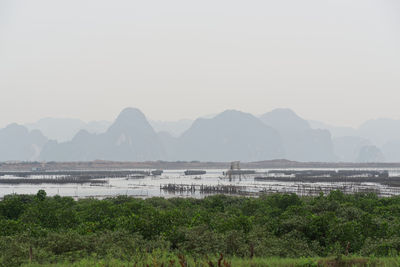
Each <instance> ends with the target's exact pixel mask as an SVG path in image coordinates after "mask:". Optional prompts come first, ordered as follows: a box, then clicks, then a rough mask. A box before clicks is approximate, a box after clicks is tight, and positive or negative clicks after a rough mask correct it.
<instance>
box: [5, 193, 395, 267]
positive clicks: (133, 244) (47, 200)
mask: <svg viewBox="0 0 400 267" xmlns="http://www.w3.org/2000/svg"><path fill="white" fill-rule="evenodd" d="M399 251H400V197H390V198H378V197H377V196H376V195H374V194H355V195H344V194H343V193H341V192H339V191H334V192H331V193H330V194H329V195H327V196H324V195H322V194H321V195H320V196H318V197H298V196H296V195H294V194H276V195H265V196H261V197H259V198H246V197H231V196H223V195H218V196H212V197H207V198H205V199H192V198H174V199H163V198H150V199H146V200H143V199H136V198H130V197H116V198H110V199H104V200H96V199H82V200H78V201H75V200H73V199H72V198H69V197H60V196H55V197H47V196H46V193H45V192H44V191H39V192H38V193H37V195H33V196H30V195H9V196H6V197H5V198H4V199H3V200H2V201H0V266H7V267H8V266H20V265H23V264H25V266H38V265H44V266H135V263H136V264H137V265H136V266H146V264H148V265H149V266H162V264H164V265H163V266H181V265H182V263H183V262H187V263H188V264H187V266H219V265H218V261H219V259H220V266H336V265H332V262H335V263H336V264H337V263H341V264H340V265H337V266H352V265H354V264H359V265H358V266H399V265H400V257H398V253H399ZM183 255H184V256H183ZM383 257H386V258H383ZM210 262H211V263H210ZM52 264H53V265H52ZM72 264H74V265H72ZM211 264H213V265H211ZM224 264H225V265H224Z"/></svg>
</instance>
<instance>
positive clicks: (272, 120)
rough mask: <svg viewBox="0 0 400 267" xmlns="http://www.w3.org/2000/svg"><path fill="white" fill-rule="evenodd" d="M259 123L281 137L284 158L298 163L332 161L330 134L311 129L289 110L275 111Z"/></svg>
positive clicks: (266, 114) (332, 149)
mask: <svg viewBox="0 0 400 267" xmlns="http://www.w3.org/2000/svg"><path fill="white" fill-rule="evenodd" d="M260 119H261V121H263V122H264V123H265V124H266V125H269V126H271V127H272V128H274V129H276V130H277V131H278V132H279V134H280V135H281V137H282V140H283V144H284V149H285V152H286V153H285V156H286V158H288V159H291V160H298V161H334V160H335V159H336V156H335V154H334V148H333V143H332V140H331V134H330V133H329V131H327V130H320V129H318V130H317V129H312V128H311V126H310V124H309V123H308V121H306V120H304V119H302V118H300V117H299V116H298V115H297V114H296V113H294V112H293V111H292V110H290V109H275V110H273V111H270V112H268V113H265V114H263V115H261V116H260Z"/></svg>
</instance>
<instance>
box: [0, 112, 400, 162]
mask: <svg viewBox="0 0 400 267" xmlns="http://www.w3.org/2000/svg"><path fill="white" fill-rule="evenodd" d="M157 123H158V126H155V127H153V125H155V123H154V121H149V120H148V119H147V118H146V116H145V115H144V114H143V113H142V112H141V111H140V110H138V109H136V108H126V109H124V110H123V111H122V112H121V113H120V114H119V115H118V116H117V118H116V119H115V121H114V122H113V123H110V122H106V121H100V122H92V123H84V122H82V121H80V120H75V119H54V118H53V119H51V118H47V119H43V120H40V121H39V122H38V123H36V124H34V125H32V124H31V125H28V127H25V126H22V125H17V124H11V125H9V126H7V127H5V128H3V129H0V161H10V160H11V161H14V160H16V161H34V160H40V161H92V160H110V161H157V160H164V161H214V162H217V161H221V162H222V161H223V162H226V161H233V160H241V161H245V162H250V161H263V160H273V159H287V160H295V161H299V162H374V161H378V162H400V121H398V120H390V119H377V120H370V121H367V122H366V123H364V124H363V125H361V126H360V127H359V128H358V129H352V128H346V127H334V126H330V125H327V124H324V123H319V122H315V121H312V122H309V121H307V120H305V119H303V118H301V117H300V116H298V115H297V114H296V113H295V112H294V111H292V110H290V109H275V110H272V111H270V112H267V113H265V114H263V115H261V116H258V117H256V116H254V115H252V114H249V113H245V112H241V111H237V110H226V111H224V112H222V113H220V114H217V115H213V116H208V117H202V118H199V119H197V120H195V121H191V120H184V121H177V122H167V123H165V124H163V123H160V122H157ZM157 123H156V124H157ZM68 127H69V132H67V133H63V134H65V135H64V137H63V138H64V139H65V138H68V136H70V135H72V137H71V138H69V139H68V140H65V141H60V140H58V141H57V140H53V139H54V138H51V137H52V136H53V137H54V136H59V137H60V135H59V134H60V132H63V131H64V130H65V129H66V128H68ZM35 128H40V129H42V130H43V131H44V132H46V133H48V134H50V138H49V136H46V134H43V133H42V131H41V130H37V129H35ZM155 128H157V129H156V130H155ZM330 131H334V132H335V134H333V135H332V136H331V132H330ZM63 138H61V139H63Z"/></svg>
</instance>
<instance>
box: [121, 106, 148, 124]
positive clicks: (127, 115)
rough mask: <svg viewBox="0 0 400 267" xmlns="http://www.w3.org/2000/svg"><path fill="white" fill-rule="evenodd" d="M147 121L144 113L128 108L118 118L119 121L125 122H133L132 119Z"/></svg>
mask: <svg viewBox="0 0 400 267" xmlns="http://www.w3.org/2000/svg"><path fill="white" fill-rule="evenodd" d="M138 118H140V119H146V117H145V115H144V114H143V112H141V111H140V110H139V109H137V108H132V107H128V108H125V109H123V110H122V111H121V113H120V114H119V115H118V117H117V121H125V120H132V119H138Z"/></svg>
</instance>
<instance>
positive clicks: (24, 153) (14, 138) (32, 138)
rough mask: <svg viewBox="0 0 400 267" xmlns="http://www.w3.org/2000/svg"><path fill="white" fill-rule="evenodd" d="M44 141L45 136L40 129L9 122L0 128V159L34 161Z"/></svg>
mask: <svg viewBox="0 0 400 267" xmlns="http://www.w3.org/2000/svg"><path fill="white" fill-rule="evenodd" d="M46 142H47V138H46V137H45V136H44V135H43V134H42V133H41V132H40V131H38V130H33V131H29V130H28V129H27V128H26V127H24V126H21V125H18V124H15V123H14V124H10V125H8V126H7V127H5V128H3V129H0V161H9V160H19V161H34V160H36V159H37V158H38V157H39V155H40V153H41V150H42V148H43V146H44V145H45V143H46Z"/></svg>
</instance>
